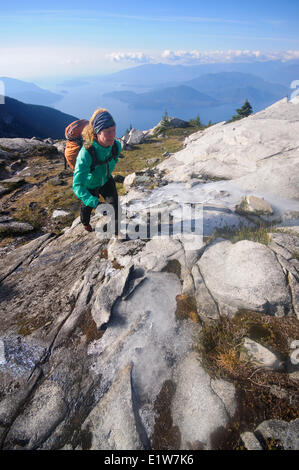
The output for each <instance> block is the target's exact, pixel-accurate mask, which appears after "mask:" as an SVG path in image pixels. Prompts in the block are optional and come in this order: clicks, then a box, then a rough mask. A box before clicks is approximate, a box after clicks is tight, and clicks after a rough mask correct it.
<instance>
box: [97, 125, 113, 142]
mask: <svg viewBox="0 0 299 470" xmlns="http://www.w3.org/2000/svg"><path fill="white" fill-rule="evenodd" d="M115 136H116V128H115V126H113V127H108V128H107V129H103V130H102V131H100V132H99V133H98V134H97V141H98V143H99V144H100V145H101V146H102V147H109V146H110V145H113V144H114V140H115Z"/></svg>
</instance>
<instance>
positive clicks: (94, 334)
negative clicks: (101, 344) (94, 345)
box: [78, 310, 105, 343]
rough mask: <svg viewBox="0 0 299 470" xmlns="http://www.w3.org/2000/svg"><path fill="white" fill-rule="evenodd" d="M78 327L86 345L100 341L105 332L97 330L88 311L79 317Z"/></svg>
mask: <svg viewBox="0 0 299 470" xmlns="http://www.w3.org/2000/svg"><path fill="white" fill-rule="evenodd" d="M78 326H79V328H80V330H81V331H82V333H83V334H84V335H85V338H86V342H87V343H91V342H92V341H95V340H97V339H100V338H101V337H102V336H103V334H104V333H105V331H99V330H98V328H97V325H96V323H95V321H94V319H93V317H92V315H91V312H90V310H87V311H86V312H85V313H84V315H82V316H81V318H80V323H79V325H78Z"/></svg>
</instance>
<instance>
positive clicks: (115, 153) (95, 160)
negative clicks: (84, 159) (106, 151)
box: [86, 141, 118, 178]
mask: <svg viewBox="0 0 299 470" xmlns="http://www.w3.org/2000/svg"><path fill="white" fill-rule="evenodd" d="M86 150H88V152H89V154H90V156H91V159H92V161H91V166H90V171H94V169H95V167H96V166H98V165H106V169H107V178H108V176H109V162H111V160H116V158H117V156H118V146H117V143H116V141H114V143H113V145H112V151H111V156H110V157H108V158H107V159H106V160H103V161H100V160H98V158H97V153H96V149H95V148H94V146H93V145H92V146H91V147H89V148H88V149H86Z"/></svg>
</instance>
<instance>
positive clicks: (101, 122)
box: [92, 111, 115, 134]
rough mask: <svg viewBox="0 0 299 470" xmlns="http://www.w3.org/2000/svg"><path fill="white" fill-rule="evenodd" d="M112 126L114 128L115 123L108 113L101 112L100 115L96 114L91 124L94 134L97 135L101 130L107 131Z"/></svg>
mask: <svg viewBox="0 0 299 470" xmlns="http://www.w3.org/2000/svg"><path fill="white" fill-rule="evenodd" d="M113 126H115V122H114V119H113V117H112V116H111V114H110V113H108V111H103V112H102V113H99V114H97V115H96V117H95V119H94V121H93V124H92V127H93V130H94V132H95V134H98V133H99V132H100V131H102V130H103V129H108V127H113Z"/></svg>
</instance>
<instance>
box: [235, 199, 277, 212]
mask: <svg viewBox="0 0 299 470" xmlns="http://www.w3.org/2000/svg"><path fill="white" fill-rule="evenodd" d="M236 212H237V213H238V214H242V215H246V214H249V215H250V214H253V215H272V214H273V209H272V207H271V206H270V204H269V203H268V202H267V201H265V200H264V199H261V198H258V197H256V196H246V197H245V199H243V201H242V202H241V203H240V204H239V205H238V206H236Z"/></svg>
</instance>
